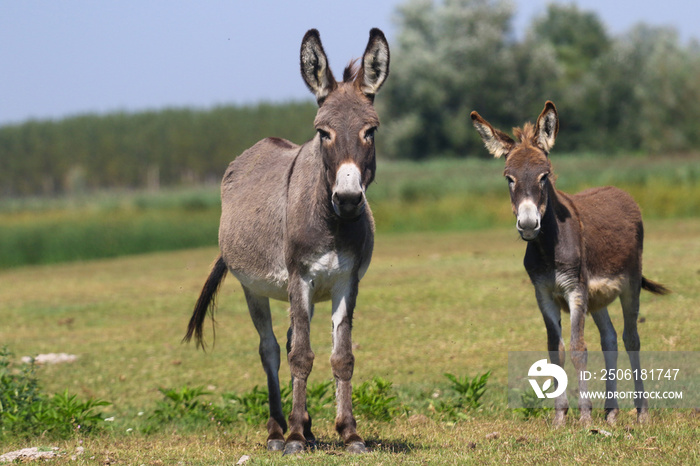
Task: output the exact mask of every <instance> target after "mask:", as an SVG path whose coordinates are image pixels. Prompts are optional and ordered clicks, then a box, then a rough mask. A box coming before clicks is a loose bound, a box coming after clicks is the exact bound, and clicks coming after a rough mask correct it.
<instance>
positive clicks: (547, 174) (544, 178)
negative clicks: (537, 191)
mask: <svg viewBox="0 0 700 466" xmlns="http://www.w3.org/2000/svg"><path fill="white" fill-rule="evenodd" d="M547 179H549V173H544V174H543V175H542V176H540V184H541V185H542V186H544V184H545V183H546V182H547Z"/></svg>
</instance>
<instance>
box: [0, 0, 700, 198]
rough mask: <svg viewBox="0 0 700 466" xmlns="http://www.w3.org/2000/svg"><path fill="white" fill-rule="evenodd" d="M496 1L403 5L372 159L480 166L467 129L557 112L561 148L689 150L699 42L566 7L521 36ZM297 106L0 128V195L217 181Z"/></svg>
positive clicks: (299, 125) (294, 119) (699, 142)
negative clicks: (479, 121)
mask: <svg viewBox="0 0 700 466" xmlns="http://www.w3.org/2000/svg"><path fill="white" fill-rule="evenodd" d="M514 12H515V10H514V6H513V4H512V3H511V2H509V1H507V0H444V1H430V0H408V1H407V2H406V3H404V4H402V5H400V6H399V7H398V8H397V10H396V12H395V18H394V19H395V24H396V33H395V36H394V37H393V38H392V40H391V48H392V61H391V78H390V79H389V80H388V81H387V84H386V86H385V88H384V89H383V90H382V93H380V95H379V96H378V98H377V107H378V111H379V114H380V116H381V118H382V127H381V128H380V133H379V135H378V137H377V141H378V145H379V148H378V150H379V154H380V156H381V157H388V158H396V159H399V158H404V159H412V160H421V159H426V158H430V157H471V156H480V157H482V156H485V155H486V152H485V151H484V150H482V148H481V141H480V139H479V137H478V135H477V134H476V132H475V131H474V130H473V128H472V126H471V122H470V120H469V113H470V112H471V111H472V110H477V111H479V112H480V113H481V114H482V115H484V116H485V117H486V118H488V120H489V121H491V122H492V123H494V124H495V125H497V126H498V127H503V128H507V127H510V126H519V125H521V124H522V123H523V122H524V121H527V120H532V119H533V118H534V117H535V116H536V115H537V114H538V112H539V111H540V110H541V109H542V106H543V104H544V102H545V100H548V99H549V100H553V101H554V102H555V103H556V105H557V108H558V110H559V114H560V122H561V131H562V133H561V137H560V138H559V139H558V140H557V147H558V150H560V151H597V152H604V153H615V152H645V153H661V152H682V151H696V150H698V148H700V131H698V124H697V122H698V121H700V44H698V42H697V41H691V42H690V43H688V44H682V43H681V41H680V39H679V37H678V34H677V32H676V31H675V30H674V29H672V28H665V27H651V26H648V25H643V24H640V25H638V26H636V27H634V28H632V29H630V30H629V31H627V32H626V33H624V34H622V35H619V36H611V35H610V34H609V33H608V32H607V31H606V29H605V27H604V24H603V22H602V21H601V19H600V18H599V17H598V16H597V15H596V14H595V13H592V12H588V11H582V10H580V9H578V7H576V6H575V5H570V4H566V5H563V4H551V5H549V6H548V8H547V10H546V11H545V13H544V14H543V15H541V16H540V17H537V18H535V19H534V20H533V21H532V23H531V24H530V25H529V27H528V28H527V31H526V33H525V35H524V37H523V38H521V39H517V38H515V36H514V35H513V32H512V23H513V17H514ZM315 112H316V106H315V104H314V103H312V102H311V101H310V100H309V101H306V102H289V103H280V104H269V103H266V104H259V105H255V106H246V107H233V106H225V107H218V108H214V109H210V110H194V109H168V110H163V111H158V112H142V113H134V114H128V113H115V114H110V115H101V116H99V115H84V116H78V117H72V118H66V119H64V120H60V121H29V122H26V123H24V124H19V125H11V126H5V127H2V128H0V161H2V170H0V196H27V195H55V194H62V193H74V192H81V191H91V190H94V189H99V188H113V187H120V188H122V187H127V188H143V187H150V188H154V189H155V188H158V187H159V186H169V185H178V184H195V183H202V182H206V181H212V182H218V180H220V177H221V175H222V173H223V171H224V169H225V168H226V166H227V164H228V163H229V162H230V161H231V160H232V159H233V158H234V157H235V156H237V155H238V154H240V153H241V152H242V151H243V150H245V149H246V148H247V147H249V146H251V145H252V144H254V143H255V142H256V141H258V140H259V139H261V138H263V137H265V136H271V135H274V136H279V137H284V138H287V139H290V140H292V141H294V142H296V143H301V142H303V141H305V140H307V139H309V138H310V137H312V136H313V134H314V129H313V124H312V122H313V118H314V115H315Z"/></svg>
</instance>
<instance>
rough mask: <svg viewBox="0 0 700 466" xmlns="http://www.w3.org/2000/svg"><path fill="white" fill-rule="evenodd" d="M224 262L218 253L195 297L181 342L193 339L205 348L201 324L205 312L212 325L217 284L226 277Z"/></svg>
mask: <svg viewBox="0 0 700 466" xmlns="http://www.w3.org/2000/svg"><path fill="white" fill-rule="evenodd" d="M226 272H227V268H226V263H225V262H224V259H223V257H221V255H219V257H217V258H216V261H215V262H214V265H213V267H212V269H211V273H210V274H209V277H208V278H207V281H206V282H204V286H203V287H202V292H201V293H200V294H199V299H197V304H195V306H194V312H193V313H192V317H191V318H190V323H189V325H188V326H187V334H186V335H185V338H183V339H182V341H183V342H188V341H190V340H191V339H192V336H193V335H194V339H195V341H196V342H197V346H198V347H201V348H202V349H205V347H204V340H203V338H202V326H203V325H204V319H205V318H206V317H207V312H209V314H210V315H211V319H212V327H213V326H214V323H215V322H214V308H215V307H216V293H217V291H219V286H221V283H222V282H223V281H224V278H225V277H226Z"/></svg>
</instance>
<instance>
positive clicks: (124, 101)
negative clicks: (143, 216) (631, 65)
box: [0, 0, 700, 125]
mask: <svg viewBox="0 0 700 466" xmlns="http://www.w3.org/2000/svg"><path fill="white" fill-rule="evenodd" d="M400 3H402V2H401V1H399V0H388V1H382V0H353V1H352V2H340V1H335V0H306V1H304V2H293V1H289V0H272V1H264V0H261V1H255V2H248V1H240V0H239V1H223V0H217V1H210V0H207V1H202V2H195V1H193V0H190V1H182V0H173V1H168V2H165V1H155V0H123V1H119V2H117V1H90V0H61V1H49V0H45V1H38V0H21V1H20V0H14V1H13V0H8V1H2V2H0V44H1V45H0V63H1V64H2V65H0V125H4V124H12V123H20V122H23V121H26V120H28V119H32V118H34V119H56V118H62V117H65V116H72V115H77V114H84V113H94V112H97V113H106V112H113V111H129V112H133V111H142V110H154V109H161V108H166V107H185V106H187V107H195V108H209V107H212V106H215V105H226V104H249V103H255V102H258V101H273V102H276V101H285V100H292V99H293V100H298V99H305V98H309V99H310V98H311V96H310V94H309V93H308V91H307V89H306V87H305V86H304V84H303V82H302V80H301V77H300V75H299V65H298V56H299V45H300V42H301V38H302V37H303V35H304V32H305V31H306V30H307V29H309V28H312V27H315V28H317V29H318V30H319V31H320V33H321V38H322V40H323V44H324V47H325V49H326V53H327V54H328V56H329V59H330V62H331V68H332V69H333V70H334V71H335V73H336V77H338V75H339V74H340V73H342V68H343V67H344V66H345V64H346V63H347V62H348V61H349V60H350V59H351V58H353V57H359V56H360V55H361V54H362V52H363V50H364V47H365V45H366V43H367V38H368V33H369V29H370V28H372V27H379V28H381V29H382V30H384V32H385V33H386V35H387V37H388V39H389V43H390V45H391V41H392V37H393V34H394V25H393V22H392V14H393V12H394V11H395V8H396V5H398V4H400ZM547 3H549V1H548V0H517V1H515V4H516V9H517V10H516V11H517V13H516V17H515V20H514V28H515V32H516V34H522V31H523V30H524V28H525V27H526V26H527V25H528V24H529V23H530V22H531V20H532V18H533V16H535V15H537V14H539V13H542V12H543V11H544V9H545V6H546V5H547ZM560 3H571V2H560ZM574 3H576V4H577V5H578V6H579V8H580V9H583V10H590V11H594V12H596V13H597V14H598V16H599V17H600V18H601V19H602V20H603V22H604V23H605V25H606V27H607V28H608V32H609V33H611V34H619V33H622V32H624V31H626V30H628V29H629V28H630V27H631V26H633V25H634V24H636V23H638V22H645V23H647V24H651V25H655V26H673V27H675V28H676V29H677V30H678V31H679V33H680V37H681V39H682V40H683V41H687V40H690V39H691V38H695V39H700V21H699V19H700V14H699V13H700V4H697V3H696V2H691V1H688V0H665V1H663V2H659V1H658V0H657V1H652V0H636V1H612V0H578V1H576V2H574ZM299 4H302V5H299ZM349 5H351V6H349Z"/></svg>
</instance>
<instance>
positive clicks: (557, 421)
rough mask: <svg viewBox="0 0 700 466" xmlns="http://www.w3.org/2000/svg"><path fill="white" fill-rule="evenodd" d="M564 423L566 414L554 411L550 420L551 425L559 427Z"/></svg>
mask: <svg viewBox="0 0 700 466" xmlns="http://www.w3.org/2000/svg"><path fill="white" fill-rule="evenodd" d="M565 425H566V416H565V415H564V414H563V413H555V414H554V419H553V420H552V427H554V428H556V429H559V428H560V427H564V426H565Z"/></svg>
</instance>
